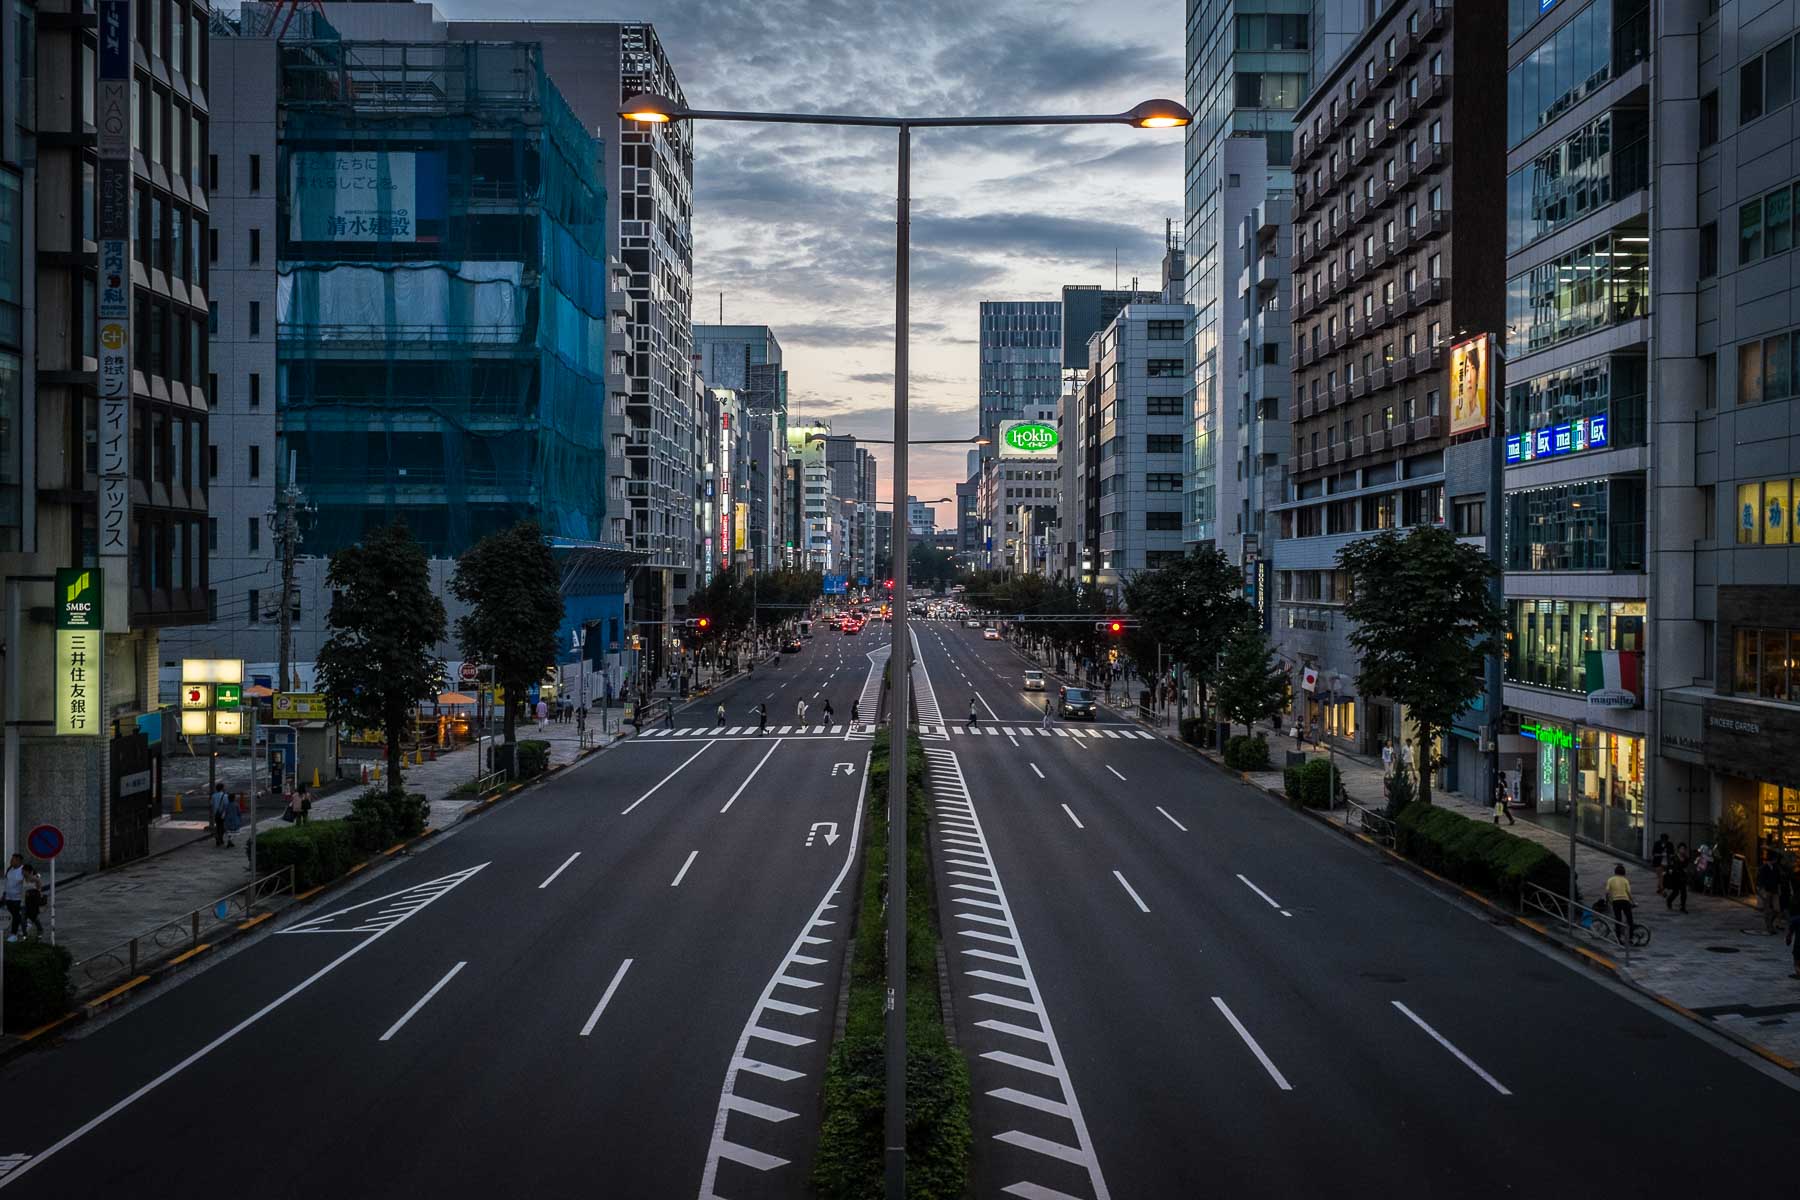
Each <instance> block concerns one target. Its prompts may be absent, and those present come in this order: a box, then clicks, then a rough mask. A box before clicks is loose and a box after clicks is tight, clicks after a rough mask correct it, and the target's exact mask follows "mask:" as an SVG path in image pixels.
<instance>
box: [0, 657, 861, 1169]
mask: <svg viewBox="0 0 1800 1200" xmlns="http://www.w3.org/2000/svg"><path fill="white" fill-rule="evenodd" d="M885 644H886V637H885V633H884V632H883V627H881V626H871V627H870V628H869V629H868V630H867V631H865V632H864V633H863V634H862V635H860V636H857V637H845V636H843V635H841V634H835V633H829V632H828V631H822V632H821V633H820V634H819V635H818V636H817V637H816V638H814V639H813V640H812V641H811V642H809V643H808V646H807V649H806V650H805V651H804V652H803V653H801V654H797V655H784V656H782V661H781V664H780V666H779V667H776V668H773V669H771V668H763V669H759V670H758V671H757V672H756V673H755V675H753V676H751V677H749V678H747V679H742V680H740V681H738V682H736V683H734V684H731V685H728V686H727V687H726V688H724V689H721V690H720V691H719V692H717V693H715V694H714V695H713V696H709V697H706V698H704V699H702V700H700V701H698V702H696V703H695V704H693V705H690V706H689V707H688V708H686V709H685V710H682V711H680V712H678V713H677V715H676V722H675V724H676V730H675V731H674V732H673V733H661V734H659V735H658V736H657V737H644V738H640V739H633V740H631V741H627V742H625V743H622V744H620V745H618V746H616V747H614V748H612V749H610V750H608V751H606V752H604V753H602V754H599V755H596V756H593V757H592V758H590V759H588V760H586V761H585V762H584V763H582V764H580V765H578V766H576V767H574V768H572V769H570V770H568V771H566V772H564V773H562V774H561V775H559V776H557V777H556V778H554V779H551V780H548V781H546V782H545V783H544V784H543V785H541V786H539V787H537V788H534V789H532V790H530V791H528V792H525V793H522V794H520V795H519V796H518V797H516V798H514V799H511V800H509V801H507V802H506V803H504V804H501V805H499V806H497V807H496V808H495V809H493V810H491V811H490V812H489V813H488V814H486V815H484V816H482V817H479V818H477V819H475V820H473V821H471V822H469V823H467V824H466V825H464V826H462V827H460V828H459V829H457V830H456V831H454V832H452V833H450V834H448V835H447V836H442V837H439V838H435V839H432V840H431V841H429V842H427V843H425V844H424V845H423V846H422V847H421V848H420V849H419V851H418V852H416V853H415V854H413V855H412V856H411V857H409V858H406V859H403V860H401V861H399V862H397V863H396V864H395V865H394V866H393V867H392V868H391V869H388V870H385V871H381V872H380V873H378V874H376V875H375V876H374V877H372V878H370V879H369V880H368V881H367V882H365V883H363V884H361V885H360V886H358V887H355V888H352V889H347V890H344V891H341V892H337V893H334V894H332V895H331V896H330V897H329V899H326V900H323V901H321V902H319V903H316V904H313V905H309V906H307V907H305V908H303V909H300V910H297V911H296V912H295V913H294V914H293V915H291V916H289V917H287V918H286V919H285V920H284V921H282V922H281V923H280V926H279V928H278V929H277V930H276V931H275V932H272V933H270V934H268V935H267V936H263V937H261V938H260V939H259V940H257V941H255V942H254V943H253V944H251V945H248V946H246V947H245V948H243V949H242V950H240V951H238V952H235V953H229V954H226V955H222V956H221V957H220V958H219V960H218V961H216V962H215V963H214V964H212V965H211V966H210V967H208V968H206V969H204V970H200V971H197V972H195V973H193V974H190V975H187V976H183V977H178V978H177V980H176V981H175V982H173V983H171V984H169V985H166V986H164V987H163V988H162V989H160V991H159V992H158V993H157V994H154V995H151V996H148V997H146V998H145V999H144V1000H142V1001H140V1002H137V1003H136V1004H134V1005H132V1006H131V1007H130V1008H128V1009H126V1010H124V1011H123V1012H122V1013H121V1014H120V1015H119V1016H118V1017H116V1018H114V1019H110V1020H107V1021H105V1022H104V1023H103V1024H97V1025H96V1026H93V1027H89V1028H88V1029H87V1030H86V1031H84V1032H83V1034H82V1035H81V1036H78V1037H74V1038H71V1039H70V1040H69V1041H68V1042H66V1043H65V1044H63V1045H61V1046H58V1047H55V1048H53V1049H50V1050H48V1051H46V1052H42V1053H37V1054H32V1055H29V1056H26V1057H24V1058H21V1059H18V1060H15V1062H14V1063H13V1064H11V1065H10V1066H9V1067H8V1068H7V1070H6V1071H5V1073H4V1074H3V1075H0V1095H5V1096H6V1097H8V1098H9V1102H8V1103H7V1104H6V1105H5V1109H6V1114H7V1121H6V1130H5V1133H4V1134H3V1135H0V1156H6V1155H12V1156H15V1157H13V1158H12V1159H11V1160H10V1161H8V1162H0V1168H10V1169H8V1170H7V1172H6V1173H5V1174H4V1175H0V1191H7V1192H10V1193H11V1194H12V1195H17V1196H21V1197H23V1196H44V1197H57V1198H75V1197H90V1196H91V1197H105V1198H107V1200H118V1198H119V1197H126V1196H146V1195H183V1196H202V1197H211V1196H220V1197H223V1196H241V1195H246V1194H249V1195H256V1196H260V1197H286V1196H294V1197H300V1196H305V1197H317V1196H401V1195H419V1196H446V1197H452V1196H453V1197H464V1196H466V1197H471V1198H475V1197H479V1198H482V1200H488V1198H491V1197H494V1196H514V1195H526V1196H574V1195H601V1196H613V1197H661V1196H696V1195H700V1196H707V1195H711V1194H714V1193H715V1191H716V1194H718V1195H723V1196H730V1197H755V1196H795V1195H802V1194H804V1192H805V1186H804V1180H805V1177H806V1173H807V1171H808V1170H809V1168H810V1163H811V1157H812V1154H813V1150H814V1143H815V1139H816V1136H817V1123H818V1122H817V1118H818V1110H819V1104H820V1097H819V1087H820V1077H821V1073H822V1069H823V1065H824V1060H825V1055H826V1052H827V1050H828V1048H829V1044H830V1038H831V1031H832V1024H833V1018H834V1015H835V1011H834V1010H835V999H836V996H837V992H838V987H837V984H838V979H839V975H840V972H841V969H842V965H843V950H844V944H845V935H846V933H847V932H848V928H849V920H848V917H849V912H848V906H847V905H846V904H844V903H843V901H844V899H845V897H846V896H847V895H848V889H844V890H843V891H842V892H840V891H839V890H838V889H839V885H840V883H841V881H842V880H843V879H844V877H845V870H846V866H847V862H848V857H849V852H850V849H851V847H852V846H853V845H854V843H855V840H856V839H855V837H854V836H853V835H854V833H855V829H856V821H857V799H858V795H859V792H860V789H861V787H862V783H863V770H864V766H865V762H866V757H867V753H868V740H867V737H866V736H853V735H850V734H849V732H848V730H847V729H846V727H845V722H846V720H847V714H848V711H849V708H850V705H851V703H852V701H854V700H856V699H857V698H858V696H859V695H860V694H861V692H862V691H863V689H864V687H865V685H866V684H867V683H868V681H869V677H870V675H871V659H870V657H869V653H868V652H869V651H871V650H875V649H876V648H877V647H879V646H885ZM815 693H816V695H815ZM802 695H804V696H806V698H807V699H808V700H809V702H810V703H811V704H812V705H813V707H814V714H812V715H814V721H813V722H811V723H809V724H808V726H807V727H806V731H805V732H801V731H800V730H799V728H798V725H797V723H796V720H795V715H794V711H793V708H794V701H795V700H797V699H798V698H800V697H801V696H802ZM824 699H830V700H831V701H832V703H833V706H834V708H835V709H836V711H837V713H838V714H839V715H838V724H837V725H836V727H835V730H833V728H832V727H830V726H821V725H819V724H818V723H817V717H816V711H817V707H818V705H819V703H820V702H821V701H822V700H824ZM720 701H723V702H724V704H725V705H726V709H727V714H728V717H729V719H730V722H729V723H728V724H727V725H726V726H725V727H724V729H725V731H724V732H714V730H715V729H716V728H717V726H716V723H715V719H714V713H713V709H714V706H715V705H716V704H717V703H719V702H720ZM758 702H766V703H767V704H768V706H769V714H770V726H771V732H770V733H769V734H768V735H766V736H762V737H758V736H756V734H755V732H754V725H755V718H754V716H752V715H750V709H751V707H752V705H754V704H756V703H758ZM784 727H785V728H787V730H788V733H787V736H781V735H780V733H779V731H780V730H782V729H783V728H784ZM733 729H736V730H737V732H736V733H733V732H732V730H733ZM746 729H747V730H748V731H747V732H746ZM684 731H685V732H684ZM702 733H703V734H704V735H705V736H704V737H702V736H698V735H699V734H702ZM22 1099H24V1101H25V1102H21V1100H22ZM17 1156H29V1157H27V1158H24V1159H23V1160H22V1161H21V1160H20V1158H18V1157H17Z"/></svg>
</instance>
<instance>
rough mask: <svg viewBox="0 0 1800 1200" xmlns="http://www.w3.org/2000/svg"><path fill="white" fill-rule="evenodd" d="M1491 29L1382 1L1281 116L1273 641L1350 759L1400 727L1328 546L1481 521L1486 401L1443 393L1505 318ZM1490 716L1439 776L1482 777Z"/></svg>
mask: <svg viewBox="0 0 1800 1200" xmlns="http://www.w3.org/2000/svg"><path fill="white" fill-rule="evenodd" d="M1505 20H1506V15H1505V13H1504V12H1503V11H1501V9H1500V7H1499V6H1485V5H1474V4H1465V5H1458V6H1456V7H1454V8H1451V7H1440V6H1438V5H1435V4H1433V3H1431V2H1430V0H1409V2H1396V3H1392V4H1389V5H1388V6H1387V7H1386V9H1385V10H1384V11H1383V12H1382V13H1381V14H1380V16H1379V18H1378V19H1377V20H1375V21H1374V22H1373V23H1372V24H1370V25H1369V26H1368V28H1366V29H1365V30H1364V32H1363V33H1362V34H1361V35H1360V36H1359V37H1358V38H1357V39H1356V41H1355V42H1354V43H1353V44H1352V45H1351V46H1350V47H1349V48H1348V49H1347V50H1346V51H1345V52H1344V54H1343V56H1342V57H1341V58H1339V59H1338V61H1337V63H1336V65H1335V66H1334V67H1333V68H1332V69H1331V71H1330V72H1329V73H1328V74H1326V75H1325V76H1324V77H1322V78H1321V79H1319V80H1318V81H1317V83H1316V86H1315V87H1314V88H1313V89H1312V91H1311V92H1310V93H1309V95H1308V96H1307V98H1306V100H1305V102H1304V103H1303V104H1302V106H1301V107H1300V109H1299V111H1298V113H1297V115H1296V117H1295V130H1296V132H1297V137H1296V140H1295V144H1294V157H1293V175H1294V199H1293V221H1292V226H1293V234H1292V236H1293V255H1292V261H1293V326H1294V329H1293V366H1292V379H1293V409H1294V418H1293V433H1292V440H1291V452H1290V457H1289V460H1288V483H1287V487H1286V489H1285V493H1284V494H1285V499H1284V501H1283V502H1282V503H1281V504H1280V505H1279V506H1277V509H1276V511H1277V512H1278V514H1279V516H1278V520H1279V523H1280V531H1279V534H1280V536H1279V540H1278V541H1277V542H1276V544H1275V548H1274V553H1275V567H1274V572H1275V577H1274V582H1275V592H1276V595H1275V597H1274V602H1275V605H1276V619H1275V627H1276V628H1275V636H1276V645H1277V650H1278V652H1279V653H1280V654H1281V655H1282V656H1283V657H1284V658H1286V659H1287V660H1288V661H1289V662H1290V663H1291V664H1292V665H1293V667H1294V669H1295V671H1296V679H1297V680H1298V679H1299V678H1301V676H1300V672H1301V670H1302V669H1304V668H1313V669H1314V670H1315V671H1316V675H1315V676H1314V678H1315V679H1316V682H1315V683H1314V684H1313V686H1312V687H1311V688H1308V687H1307V686H1305V684H1302V683H1297V686H1296V689H1295V698H1296V718H1297V719H1299V720H1301V721H1303V722H1305V723H1307V725H1308V727H1309V728H1311V729H1313V730H1315V731H1318V732H1321V733H1323V734H1324V735H1325V736H1328V737H1331V738H1333V739H1336V740H1338V741H1339V742H1341V743H1343V744H1345V745H1348V746H1353V747H1355V748H1358V749H1361V750H1364V751H1373V750H1375V749H1376V748H1378V747H1379V745H1381V744H1382V743H1385V742H1387V741H1389V740H1390V739H1394V738H1397V737H1402V736H1404V735H1405V726H1404V714H1402V713H1399V712H1397V711H1396V709H1395V706H1394V705H1393V704H1392V702H1391V701H1390V700H1389V699H1387V698H1385V697H1380V696H1365V695H1361V694H1359V692H1358V690H1357V687H1356V682H1355V681H1356V677H1357V660H1356V656H1355V654H1354V652H1353V651H1352V650H1351V648H1350V645H1349V642H1348V640H1347V639H1348V634H1349V629H1348V624H1347V622H1346V620H1345V618H1344V615H1343V604H1344V602H1345V600H1346V598H1347V590H1346V589H1347V583H1346V580H1345V578H1344V575H1343V573H1342V572H1341V571H1339V570H1338V569H1337V560H1338V554H1339V552H1340V551H1341V550H1342V549H1343V548H1344V547H1345V546H1346V545H1348V544H1350V543H1352V542H1354V541H1355V540H1357V539H1358V538H1360V537H1363V536H1366V535H1368V534H1370V533H1373V532H1376V531H1379V530H1386V529H1397V528H1404V527H1407V526H1411V525H1418V524H1445V523H1451V524H1453V526H1454V528H1455V529H1456V531H1457V532H1458V533H1460V534H1463V535H1465V536H1468V537H1471V538H1478V537H1480V536H1481V532H1482V529H1483V528H1484V526H1483V524H1482V520H1483V518H1482V509H1481V505H1482V503H1483V502H1484V500H1485V497H1486V493H1487V486H1488V480H1489V479H1490V477H1491V473H1490V470H1489V463H1490V458H1491V450H1492V443H1491V441H1490V440H1489V438H1488V420H1487V418H1488V413H1487V409H1486V403H1485V401H1482V402H1479V403H1477V404H1474V405H1472V406H1471V407H1470V408H1469V409H1467V410H1463V411H1456V412H1452V411H1451V407H1450V404H1449V402H1448V400H1447V399H1446V397H1447V396H1448V395H1449V394H1450V388H1451V383H1452V381H1451V379H1450V377H1449V370H1450V364H1451V357H1452V356H1451V355H1450V353H1449V351H1450V348H1451V345H1452V343H1454V342H1457V341H1458V339H1459V338H1462V337H1465V336H1474V335H1477V334H1483V333H1494V332H1497V331H1498V330H1500V328H1501V323H1502V320H1503V319H1504V269H1505V266H1504V256H1503V245H1504V236H1505V230H1504V228H1503V225H1504V217H1505V214H1504V210H1503V204H1502V198H1503V192H1502V189H1501V188H1500V187H1498V186H1497V181H1498V180H1499V179H1500V178H1501V176H1502V174H1503V167H1504V163H1505V147H1504V144H1503V139H1504V136H1505V130H1506V114H1505V106H1506V101H1505V95H1506V89H1505V74H1504V68H1505V63H1504V62H1503V61H1502V59H1501V58H1500V57H1499V56H1497V55H1496V54H1495V53H1494V52H1493V47H1494V46H1496V45H1498V44H1499V40H1500V39H1501V38H1502V37H1504V35H1505ZM1453 272H1454V281H1453V280H1452V273H1453ZM1484 365H1485V366H1486V367H1489V368H1491V366H1492V363H1491V362H1486V363H1484ZM1477 544H1482V545H1484V544H1485V543H1483V542H1477ZM1487 722H1488V716H1487V715H1485V714H1484V713H1482V712H1480V711H1479V710H1477V711H1473V712H1471V713H1468V714H1465V716H1464V718H1459V721H1458V724H1457V727H1456V729H1455V730H1453V731H1452V735H1451V736H1450V737H1449V739H1448V743H1447V745H1446V747H1445V750H1444V754H1445V759H1446V762H1447V763H1448V767H1447V771H1446V776H1445V778H1444V779H1443V781H1442V782H1443V783H1444V784H1447V785H1449V786H1458V785H1459V784H1460V785H1462V786H1466V787H1468V788H1470V789H1474V788H1476V787H1477V786H1478V785H1479V783H1480V782H1481V781H1480V780H1478V779H1477V778H1476V777H1475V774H1474V765H1475V762H1476V760H1477V759H1479V758H1480V755H1479V745H1480V743H1479V735H1480V730H1481V728H1482V727H1483V726H1484V725H1485V724H1487Z"/></svg>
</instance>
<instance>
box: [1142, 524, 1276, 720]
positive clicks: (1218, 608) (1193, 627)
mask: <svg viewBox="0 0 1800 1200" xmlns="http://www.w3.org/2000/svg"><path fill="white" fill-rule="evenodd" d="M1243 589H1244V579H1243V572H1242V571H1241V569H1240V568H1238V567H1234V566H1232V565H1231V561H1230V560H1229V559H1227V558H1226V557H1225V555H1224V553H1223V552H1221V551H1219V550H1217V549H1214V548H1204V549H1200V550H1196V551H1194V553H1192V554H1190V555H1188V556H1187V557H1186V558H1183V559H1180V560H1179V561H1177V562H1174V563H1171V564H1170V565H1168V566H1166V567H1158V568H1157V569H1156V570H1154V571H1140V572H1138V573H1137V574H1136V575H1133V576H1132V577H1131V579H1130V580H1129V581H1128V582H1127V583H1126V584H1125V607H1126V609H1127V610H1128V611H1130V613H1131V615H1132V616H1133V617H1135V618H1136V619H1137V625H1136V626H1135V627H1131V628H1128V629H1127V630H1126V632H1125V648H1126V651H1127V652H1128V653H1129V654H1130V655H1131V657H1132V659H1133V661H1135V662H1136V663H1137V666H1138V673H1139V674H1141V675H1143V676H1145V677H1146V678H1147V677H1149V676H1151V675H1154V674H1155V672H1156V666H1157V661H1158V654H1157V651H1158V648H1159V647H1160V649H1161V652H1162V653H1161V656H1160V657H1161V661H1162V666H1163V668H1164V669H1165V670H1167V669H1168V668H1169V667H1170V666H1172V665H1174V664H1177V663H1179V664H1180V665H1181V668H1182V671H1183V672H1184V673H1185V675H1186V676H1187V678H1188V679H1190V680H1192V681H1193V682H1195V683H1197V684H1199V686H1200V692H1201V705H1200V707H1201V708H1205V707H1206V705H1205V694H1206V690H1207V688H1208V686H1209V685H1210V683H1211V681H1212V680H1213V678H1214V677H1215V672H1216V671H1217V669H1218V661H1219V655H1220V653H1221V652H1222V651H1223V650H1224V648H1225V645H1226V643H1227V642H1229V641H1230V640H1231V638H1232V635H1233V634H1235V633H1236V632H1237V630H1238V629H1239V628H1240V627H1241V626H1243V625H1244V624H1245V623H1247V622H1248V621H1249V620H1250V619H1251V609H1250V606H1249V605H1248V604H1246V603H1245V602H1244V598H1243Z"/></svg>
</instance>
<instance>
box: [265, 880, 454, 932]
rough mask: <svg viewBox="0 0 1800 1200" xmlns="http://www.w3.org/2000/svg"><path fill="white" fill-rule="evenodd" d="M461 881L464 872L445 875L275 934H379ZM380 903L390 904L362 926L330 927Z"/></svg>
mask: <svg viewBox="0 0 1800 1200" xmlns="http://www.w3.org/2000/svg"><path fill="white" fill-rule="evenodd" d="M461 882H462V873H461V872H458V873H457V874H455V875H446V876H444V877H443V878H441V879H432V880H428V881H427V882H425V883H418V884H414V885H413V886H412V887H409V888H402V889H401V890H400V891H397V892H389V893H388V894H387V895H385V896H377V897H375V899H373V900H364V901H362V902H361V903H360V904H352V905H350V906H349V907H348V908H340V909H338V910H337V911H336V912H328V913H322V914H320V915H319V916H316V917H311V918H309V919H307V920H305V921H302V922H300V923H299V924H298V925H293V926H290V927H288V928H287V929H280V930H277V931H276V935H277V936H285V935H287V934H290V933H298V934H312V933H380V932H381V931H383V930H385V929H388V928H390V927H392V926H394V925H398V924H399V923H400V922H402V921H404V920H406V918H408V917H410V916H412V915H413V913H415V912H417V911H419V909H421V908H424V907H425V906H426V905H427V904H430V903H431V902H432V901H433V900H436V899H437V898H438V897H439V896H441V895H443V894H444V893H445V892H447V891H449V890H450V889H451V888H453V887H455V886H456V885H457V884H459V883H461ZM390 900H398V903H395V904H388V901H390ZM377 904H384V905H387V907H385V908H381V909H377V910H376V912H375V915H374V916H372V917H367V918H361V919H360V921H361V923H360V924H357V925H345V926H342V927H339V928H335V929H334V928H330V927H329V926H330V922H332V921H335V920H337V919H338V918H339V917H342V916H345V915H347V914H349V913H353V912H356V911H358V910H359V909H365V908H372V907H374V906H375V905H377Z"/></svg>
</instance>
